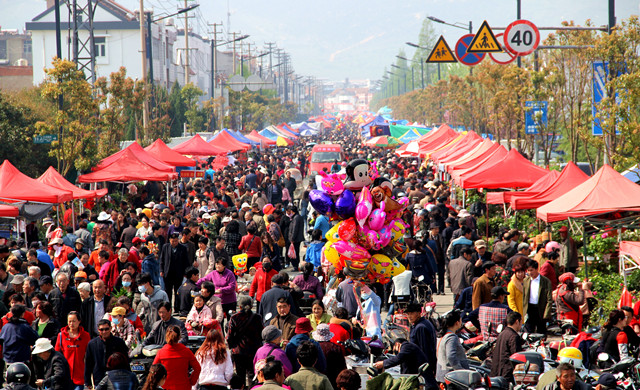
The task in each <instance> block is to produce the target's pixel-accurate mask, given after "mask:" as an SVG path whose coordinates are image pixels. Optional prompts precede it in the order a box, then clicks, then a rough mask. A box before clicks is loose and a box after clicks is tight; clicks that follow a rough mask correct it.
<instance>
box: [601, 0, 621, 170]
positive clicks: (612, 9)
mask: <svg viewBox="0 0 640 390" xmlns="http://www.w3.org/2000/svg"><path fill="white" fill-rule="evenodd" d="M615 26H616V0H609V25H608V28H607V32H608V33H609V34H611V33H612V32H613V28H614V27H615ZM612 65H613V64H611V63H610V64H609V78H610V79H613V78H614V77H616V76H617V72H618V70H617V68H616V67H614V66H612ZM613 126H614V127H613V129H614V130H613V133H612V134H609V133H608V132H607V131H603V132H602V139H603V141H604V163H605V164H609V163H610V161H609V148H610V147H611V143H612V140H611V137H615V134H616V131H615V121H614V125H613Z"/></svg>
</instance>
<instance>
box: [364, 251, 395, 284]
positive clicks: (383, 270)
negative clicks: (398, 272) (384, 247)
mask: <svg viewBox="0 0 640 390" xmlns="http://www.w3.org/2000/svg"><path fill="white" fill-rule="evenodd" d="M392 268H393V265H392V262H391V259H389V258H388V257H387V256H385V255H383V254H380V253H378V254H375V255H373V256H371V261H370V262H369V271H370V272H372V273H373V274H374V275H375V276H376V278H388V277H390V276H391V269H392Z"/></svg>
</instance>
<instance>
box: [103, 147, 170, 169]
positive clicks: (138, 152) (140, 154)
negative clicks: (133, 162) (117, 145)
mask: <svg viewBox="0 0 640 390" xmlns="http://www.w3.org/2000/svg"><path fill="white" fill-rule="evenodd" d="M125 150H130V151H131V152H133V154H134V155H135V156H136V158H137V159H138V160H141V161H144V162H145V163H147V164H148V165H151V166H152V167H154V168H155V169H157V170H159V171H164V172H173V171H174V170H175V168H174V167H173V166H171V165H169V164H165V163H164V162H162V161H159V160H157V159H156V158H155V157H153V156H152V155H150V154H149V153H147V152H146V151H145V150H144V149H142V146H140V144H138V143H137V142H135V141H134V142H133V143H132V144H131V145H129V146H127V147H126V148H124V149H122V150H121V151H119V152H116V153H114V154H112V155H111V156H109V157H106V158H103V159H102V161H100V162H99V163H98V164H97V165H96V166H95V167H93V168H92V170H93V171H97V170H100V169H102V168H104V167H106V166H108V165H111V164H113V162H114V161H116V160H118V159H120V157H121V156H122V155H123V154H124V151H125Z"/></svg>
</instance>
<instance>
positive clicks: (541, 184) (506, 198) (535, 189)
mask: <svg viewBox="0 0 640 390" xmlns="http://www.w3.org/2000/svg"><path fill="white" fill-rule="evenodd" d="M558 176H560V172H558V171H549V173H547V174H546V175H544V176H542V177H541V178H540V179H539V180H538V181H536V182H535V183H533V184H532V185H531V187H529V188H527V189H526V190H524V191H501V192H489V193H487V203H489V204H507V203H511V201H512V200H513V199H514V198H519V197H528V196H533V195H536V194H538V193H539V192H540V191H541V190H544V189H546V188H549V185H551V184H552V183H554V182H555V181H556V179H557V178H558Z"/></svg>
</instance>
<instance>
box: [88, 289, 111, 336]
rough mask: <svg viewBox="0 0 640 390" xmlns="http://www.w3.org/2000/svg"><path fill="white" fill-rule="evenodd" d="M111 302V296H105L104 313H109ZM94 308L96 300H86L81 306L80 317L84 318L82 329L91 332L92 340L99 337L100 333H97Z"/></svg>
mask: <svg viewBox="0 0 640 390" xmlns="http://www.w3.org/2000/svg"><path fill="white" fill-rule="evenodd" d="M110 301H111V297H110V296H109V295H105V296H104V298H103V304H104V312H105V313H107V308H108V307H109V302H110ZM94 306H95V298H94V297H93V296H91V297H89V298H87V299H85V300H84V301H83V302H82V304H81V305H80V317H81V318H82V327H83V328H84V330H86V331H87V332H89V335H91V338H94V337H98V332H96V325H97V324H96V320H95V318H94V313H95V310H94Z"/></svg>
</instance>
